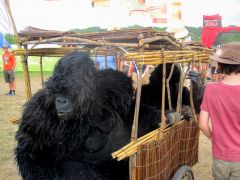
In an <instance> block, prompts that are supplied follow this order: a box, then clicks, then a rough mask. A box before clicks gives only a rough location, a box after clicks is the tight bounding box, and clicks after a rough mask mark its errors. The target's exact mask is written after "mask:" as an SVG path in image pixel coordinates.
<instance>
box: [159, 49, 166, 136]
mask: <svg viewBox="0 0 240 180" xmlns="http://www.w3.org/2000/svg"><path fill="white" fill-rule="evenodd" d="M162 55H163V54H162ZM162 68H163V76H162V112H161V127H160V129H161V133H160V137H161V136H162V134H163V130H164V129H165V128H166V116H165V87H166V62H165V57H164V55H163V67H162Z"/></svg>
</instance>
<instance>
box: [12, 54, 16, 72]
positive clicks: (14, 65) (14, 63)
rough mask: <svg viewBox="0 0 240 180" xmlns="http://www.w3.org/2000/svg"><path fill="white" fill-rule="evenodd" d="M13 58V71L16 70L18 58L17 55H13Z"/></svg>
mask: <svg viewBox="0 0 240 180" xmlns="http://www.w3.org/2000/svg"><path fill="white" fill-rule="evenodd" d="M12 58H13V71H14V70H15V67H16V58H15V56H12Z"/></svg>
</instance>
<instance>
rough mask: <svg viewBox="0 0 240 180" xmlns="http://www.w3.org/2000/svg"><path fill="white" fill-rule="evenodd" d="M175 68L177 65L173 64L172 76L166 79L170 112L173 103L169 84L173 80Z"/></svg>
mask: <svg viewBox="0 0 240 180" xmlns="http://www.w3.org/2000/svg"><path fill="white" fill-rule="evenodd" d="M174 61H175V60H174ZM174 66H175V65H174V62H173V64H172V66H171V71H170V74H169V76H168V78H167V79H166V88H167V95H168V107H169V110H170V111H171V110H172V101H171V92H170V86H169V82H170V79H171V77H172V74H173V70H174Z"/></svg>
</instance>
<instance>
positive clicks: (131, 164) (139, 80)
mask: <svg viewBox="0 0 240 180" xmlns="http://www.w3.org/2000/svg"><path fill="white" fill-rule="evenodd" d="M133 63H134V65H135V68H136V67H137V66H136V64H135V62H133ZM138 69H139V70H138ZM141 89H142V66H139V67H138V68H137V95H136V103H135V111H134V119H133V125H132V133H131V142H133V141H136V139H137V134H138V115H139V107H140V98H141ZM136 161H137V158H136V154H133V155H132V156H131V157H130V159H129V174H130V177H131V180H136V178H137V177H136V173H137V172H136Z"/></svg>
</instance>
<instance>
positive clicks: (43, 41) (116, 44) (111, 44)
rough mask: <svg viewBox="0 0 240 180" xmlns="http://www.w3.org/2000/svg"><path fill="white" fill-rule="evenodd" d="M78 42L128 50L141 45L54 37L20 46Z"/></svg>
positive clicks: (24, 43)
mask: <svg viewBox="0 0 240 180" xmlns="http://www.w3.org/2000/svg"><path fill="white" fill-rule="evenodd" d="M65 41H66V42H79V43H81V44H84V43H85V44H91V45H96V46H114V47H118V46H120V47H130V48H141V47H142V45H140V44H133V43H110V42H103V41H102V42H101V41H93V40H90V39H85V38H75V37H68V36H63V37H56V38H49V39H42V40H38V41H27V42H23V43H22V45H27V44H45V43H49V42H65ZM144 47H146V48H147V47H149V45H148V44H145V45H144Z"/></svg>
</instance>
